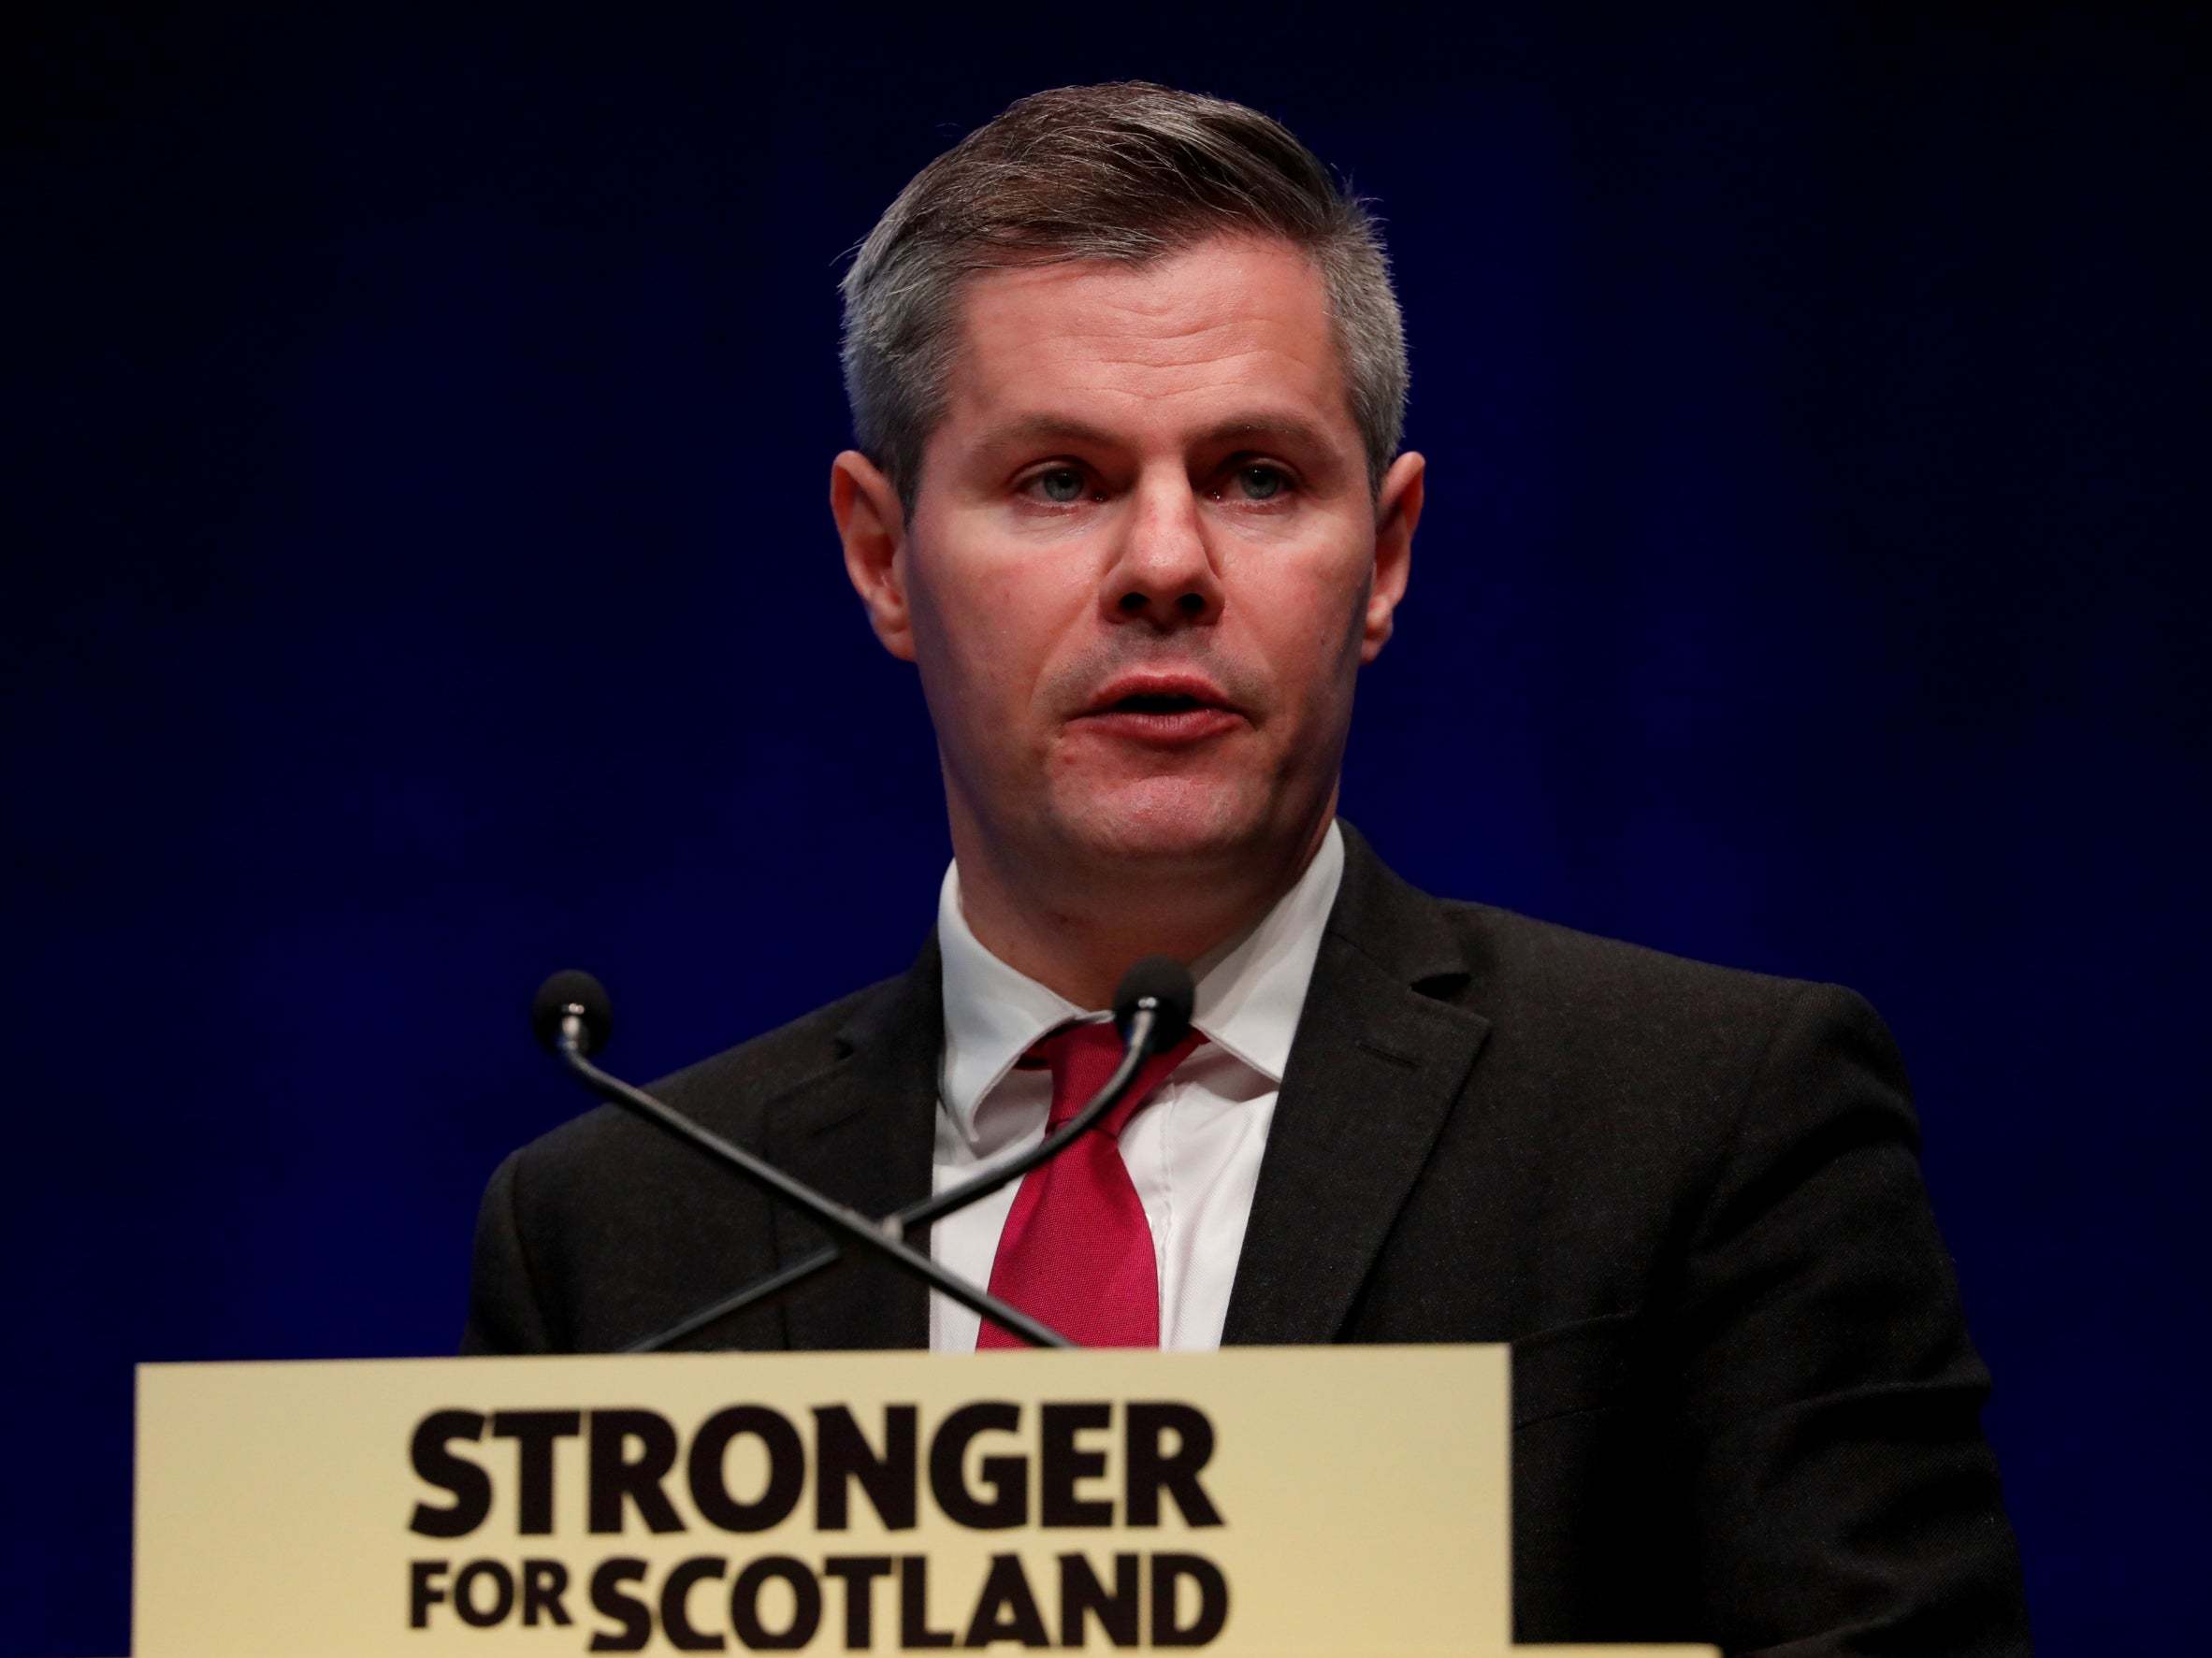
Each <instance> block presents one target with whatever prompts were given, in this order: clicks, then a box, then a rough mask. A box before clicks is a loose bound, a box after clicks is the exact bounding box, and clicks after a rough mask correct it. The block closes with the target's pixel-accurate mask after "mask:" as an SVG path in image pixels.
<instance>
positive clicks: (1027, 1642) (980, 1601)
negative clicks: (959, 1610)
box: [963, 1554, 1052, 1647]
mask: <svg viewBox="0 0 2212 1658" xmlns="http://www.w3.org/2000/svg"><path fill="white" fill-rule="evenodd" d="M992 1641H1019V1642H1020V1643H1021V1644H1022V1645H1023V1646H1025V1647H1048V1646H1050V1645H1051V1644H1052V1637H1051V1636H1048V1635H1047V1634H1046V1633H1045V1615H1044V1614H1043V1613H1042V1612H1040V1611H1038V1610H1037V1597H1036V1596H1035V1595H1034V1594H1032V1593H1030V1592H1029V1577H1028V1574H1026V1573H1025V1572H1023V1571H1022V1569H1021V1556H1020V1555H1019V1554H994V1555H992V1556H991V1557H990V1576H989V1577H987V1578H985V1579H983V1593H981V1594H980V1595H978V1596H977V1597H976V1615H975V1617H973V1618H971V1619H970V1620H969V1621H968V1637H967V1640H966V1641H965V1643H963V1644H965V1645H967V1646H971V1647H988V1646H989V1645H990V1643H991V1642H992Z"/></svg>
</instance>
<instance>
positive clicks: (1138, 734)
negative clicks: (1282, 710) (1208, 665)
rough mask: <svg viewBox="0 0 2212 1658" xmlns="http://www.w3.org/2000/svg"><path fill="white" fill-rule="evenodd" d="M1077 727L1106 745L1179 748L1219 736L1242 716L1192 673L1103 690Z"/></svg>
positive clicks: (1141, 678) (1139, 678)
mask: <svg viewBox="0 0 2212 1658" xmlns="http://www.w3.org/2000/svg"><path fill="white" fill-rule="evenodd" d="M1076 723H1077V726H1078V727H1079V728H1083V729H1087V730H1090V731H1092V732H1094V733H1096V734H1098V735H1100V736H1104V737H1106V738H1109V739H1112V740H1117V741H1122V742H1139V743H1145V744H1148V745H1150V746H1154V747H1164V748H1180V747H1187V746H1189V745H1191V744H1193V743H1198V742H1205V741H1207V739H1208V738H1212V737H1218V736H1221V735H1222V733H1223V732H1225V731H1230V730H1233V729H1235V728H1236V727H1237V726H1239V725H1242V724H1243V723H1245V722H1244V715H1243V714H1241V713H1240V712H1239V711H1238V710H1236V708H1234V707H1232V706H1230V704H1229V701H1228V699H1227V698H1225V697H1223V696H1222V693H1221V692H1220V691H1219V690H1218V689H1216V688H1215V687H1214V686H1213V685H1211V684H1209V683H1208V682H1207V681H1206V680H1204V679H1201V678H1199V677H1198V676H1196V675H1193V674H1174V673H1159V674H1149V675H1132V676H1130V678H1128V679H1125V680H1123V681H1121V682H1119V683H1117V684H1113V685H1106V687H1105V688H1104V690H1103V691H1102V692H1101V693H1100V696H1099V699H1098V700H1097V701H1096V702H1094V703H1092V705H1091V707H1090V708H1089V709H1088V710H1086V711H1085V712H1084V714H1083V715H1082V717H1081V718H1080V719H1079V720H1077V722H1076Z"/></svg>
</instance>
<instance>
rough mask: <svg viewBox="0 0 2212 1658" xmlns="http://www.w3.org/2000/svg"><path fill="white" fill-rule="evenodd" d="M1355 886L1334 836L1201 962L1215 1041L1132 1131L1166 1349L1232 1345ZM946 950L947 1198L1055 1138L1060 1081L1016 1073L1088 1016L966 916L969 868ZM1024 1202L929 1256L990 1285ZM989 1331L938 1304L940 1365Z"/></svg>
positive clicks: (1127, 1139)
mask: <svg viewBox="0 0 2212 1658" xmlns="http://www.w3.org/2000/svg"><path fill="white" fill-rule="evenodd" d="M1343 874H1344V838H1343V836H1342V834H1341V833H1340V832H1339V831H1338V830H1337V826H1336V825H1335V824H1334V823H1332V824H1330V825H1329V830H1328V834H1327V835H1326V836H1325V837H1324V838H1323V841H1322V845H1321V850H1320V851H1319V852H1317V853H1315V854H1314V857H1313V861H1312V862H1311V863H1309V864H1308V865H1307V866H1306V872H1305V873H1304V874H1303V875H1301V876H1299V877H1298V882H1297V885H1296V886H1294V887H1292V888H1291V889H1290V891H1288V892H1286V893H1285V894H1283V896H1282V897H1281V899H1279V901H1277V903H1276V905H1275V907H1274V908H1273V909H1271V910H1269V911H1268V912H1267V914H1266V916H1265V917H1263V918H1262V919H1261V921H1260V924H1259V925H1258V926H1257V927H1255V928H1253V929H1252V930H1251V932H1249V933H1247V934H1246V935H1245V936H1244V937H1243V938H1242V939H1241V940H1239V941H1237V942H1236V944H1233V945H1231V946H1230V947H1228V948H1227V949H1225V950H1222V951H1217V952H1215V953H1214V954H1213V955H1211V956H1208V957H1207V958H1205V959H1201V960H1200V961H1198V962H1196V963H1193V973H1194V975H1195V977H1196V979H1197V981H1198V1002H1197V1006H1196V1010H1195V1011H1194V1012H1193V1016H1192V1019H1191V1022H1192V1024H1193V1025H1194V1026H1196V1027H1197V1028H1198V1030H1200V1031H1203V1032H1204V1033H1205V1035H1206V1038H1207V1040H1206V1041H1205V1042H1204V1043H1203V1044H1202V1045H1200V1046H1199V1047H1198V1049H1197V1051H1196V1052H1194V1053H1193V1054H1192V1055H1191V1057H1190V1058H1189V1059H1187V1060H1184V1061H1183V1062H1182V1063H1181V1064H1180V1065H1178V1067H1176V1070H1175V1072H1174V1074H1172V1075H1171V1076H1169V1077H1168V1079H1167V1081H1166V1082H1165V1083H1164V1084H1163V1085H1162V1086H1161V1088H1160V1089H1159V1091H1158V1092H1157V1093H1155V1094H1154V1095H1153V1096H1152V1101H1151V1103H1149V1105H1146V1106H1145V1107H1144V1108H1143V1109H1142V1110H1140V1111H1138V1112H1137V1113H1136V1115H1135V1117H1131V1118H1130V1120H1129V1124H1128V1126H1127V1127H1126V1128H1125V1129H1123V1130H1122V1131H1121V1159H1122V1161H1123V1162H1125V1163H1126V1164H1127V1165H1128V1167H1129V1177H1130V1180H1131V1181H1132V1183H1133V1184H1135V1187H1136V1195H1137V1198H1138V1200H1139V1201H1140V1202H1141V1203H1142V1204H1144V1209H1145V1218H1146V1219H1147V1220H1148V1221H1149V1222H1150V1223H1151V1228H1152V1248H1153V1251H1154V1253H1155V1256H1156V1258H1157V1261H1158V1263H1159V1268H1160V1345H1161V1346H1162V1347H1164V1348H1215V1347H1219V1346H1220V1345H1221V1341H1222V1319H1224V1318H1225V1317H1226V1316H1227V1314H1228V1310H1229V1287H1230V1284H1231V1282H1232V1280H1233V1279H1234V1278H1235V1277H1236V1257H1237V1255H1238V1253H1239V1252H1240V1251H1241V1250H1242V1248H1243V1247H1244V1228H1245V1222H1246V1221H1247V1220H1249V1219H1250V1218H1251V1206H1252V1188H1253V1186H1254V1184H1255V1183H1256V1182H1257V1181H1258V1179H1259V1175H1260V1154H1261V1152H1262V1151H1263V1150H1265V1147H1266V1144H1267V1128H1268V1124H1269V1123H1271V1122H1272V1121H1273V1120H1274V1117H1275V1098H1276V1093H1277V1090H1278V1089H1280V1088H1281V1086H1282V1072H1283V1066H1284V1064H1285V1063H1286V1061H1288V1060H1289V1058H1290V1052H1291V1038H1292V1037H1293V1036H1294V1035H1295V1034H1296V1032H1297V1029H1298V1015H1299V1013H1300V1012H1301V1011H1302V1010H1303V1009H1304V1007H1305V1005H1306V987H1307V985H1308V982H1309V981H1310V980H1311V979H1312V977H1313V961H1314V958H1315V957H1316V956H1318V955H1319V954H1320V953H1321V939H1322V930H1323V927H1324V926H1325V925H1326V924H1327V922H1328V918H1329V910H1330V907H1331V906H1332V905H1333V904H1335V902H1336V901H1337V883H1338V882H1339V881H1340V880H1342V878H1343ZM937 948H938V951H939V953H940V954H941V955H942V956H943V958H944V962H945V1058H944V1063H943V1068H942V1069H941V1070H940V1072H939V1073H938V1078H937V1099H938V1111H937V1143H936V1150H935V1153H934V1155H933V1171H934V1172H933V1187H934V1189H936V1190H938V1191H943V1190H945V1189H947V1188H948V1187H952V1186H957V1185H958V1184H960V1182H961V1181H962V1180H965V1179H967V1178H968V1177H969V1176H970V1175H975V1174H976V1173H977V1172H978V1171H980V1170H981V1169H983V1168H985V1167H987V1166H989V1165H990V1164H993V1163H997V1162H1003V1161H1005V1160H1006V1159H1007V1158H1010V1157H1015V1156H1018V1155H1019V1154H1020V1153H1021V1152H1023V1151H1025V1150H1027V1149H1028V1148H1029V1147H1030V1146H1034V1145H1035V1144H1036V1143H1037V1141H1038V1140H1039V1139H1041V1138H1042V1137H1043V1136H1044V1132H1045V1116H1046V1113H1047V1111H1048V1109H1049V1108H1050V1106H1051V1103H1052V1079H1051V1076H1050V1074H1048V1073H1047V1072H1044V1071H1041V1070H1019V1071H1018V1070H1016V1069H1015V1068H1014V1061H1015V1060H1019V1058H1020V1057H1021V1056H1022V1055H1023V1054H1024V1053H1026V1052H1028V1051H1029V1049H1030V1048H1031V1047H1032V1046H1033V1045H1035V1043H1036V1041H1037V1039H1038V1038H1039V1037H1041V1036H1043V1035H1044V1034H1045V1033H1046V1032H1047V1031H1050V1030H1052V1029H1053V1028H1054V1027H1055V1026H1058V1025H1062V1024H1064V1023H1066V1022H1067V1021H1068V1020H1069V1019H1072V1018H1076V1017H1078V1016H1081V1015H1082V1014H1083V1013H1084V1011H1085V1010H1084V1009H1082V1008H1079V1007H1077V1006H1076V1004H1075V1003H1074V1002H1069V1001H1068V1000H1067V999H1066V998H1065V997H1063V996H1061V995H1060V994H1058V993H1057V992H1055V991H1052V990H1048V989H1047V988H1045V987H1044V986H1043V985H1040V984H1038V983H1037V982H1036V981H1035V980H1034V979H1032V978H1029V977H1026V976H1025V975H1023V974H1021V973H1017V972H1016V971H1015V970H1014V969H1013V968H1011V967H1008V966H1007V965H1006V964H1005V962H1004V961H1001V960H1000V959H998V958H997V957H996V956H993V955H992V954H991V953H990V951H989V950H987V949H985V948H984V947H983V945H982V944H979V943H978V942H976V935H975V934H974V933H973V932H971V931H970V930H968V923H967V918H966V916H963V915H962V914H961V902H960V866H959V865H958V864H957V863H956V864H954V865H953V866H952V867H951V868H950V869H948V870H947V871H946V872H945V885H944V887H943V889H942V890H941V891H940V893H939V895H938V899H937ZM1019 1189H1020V1182H1019V1181H1015V1182H1012V1183H1011V1184H1009V1185H1007V1186H1005V1187H1004V1188H1002V1189H999V1190H998V1191H995V1192H992V1193H991V1194H990V1196H989V1197H987V1198H985V1199H983V1200H982V1201H981V1202H980V1203H976V1204H970V1205H969V1206H968V1207H967V1208H965V1209H962V1210H960V1211H959V1212H958V1213H956V1214H953V1215H949V1216H947V1217H946V1218H944V1219H942V1220H940V1221H938V1222H936V1223H935V1224H934V1225H933V1227H931V1229H930V1253H931V1254H933V1255H934V1256H935V1257H936V1258H937V1260H938V1261H940V1262H943V1263H944V1264H945V1265H947V1266H948V1267H950V1268H951V1269H952V1270H953V1271H954V1272H956V1273H959V1274H961V1276H963V1277H965V1278H967V1279H969V1280H970V1281H971V1282H974V1283H976V1284H981V1285H988V1284H989V1283H990V1267H991V1262H993V1261H994V1260H995V1259H996V1258H997V1255H998V1246H999V1233H1000V1232H1001V1231H1002V1230H1003V1229H1004V1228H1005V1223H1006V1215H1007V1213H1008V1211H1009V1210H1011V1209H1012V1208H1013V1206H1014V1194H1015V1193H1016V1191H1018V1190H1019ZM977 1323H978V1319H976V1315H975V1314H974V1313H973V1312H971V1311H969V1310H968V1309H967V1308H966V1307H964V1306H961V1305H960V1304H959V1303H958V1302H956V1301H953V1300H952V1299H950V1298H949V1297H948V1296H946V1295H944V1294H941V1293H938V1292H936V1291H932V1292H931V1295H930V1347H931V1348H932V1349H933V1351H936V1352H940V1353H967V1352H973V1351H975V1348H976V1326H977Z"/></svg>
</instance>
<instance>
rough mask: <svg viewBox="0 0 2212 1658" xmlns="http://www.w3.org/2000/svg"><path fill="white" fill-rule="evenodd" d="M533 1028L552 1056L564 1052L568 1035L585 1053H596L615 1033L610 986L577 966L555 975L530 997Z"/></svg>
mask: <svg viewBox="0 0 2212 1658" xmlns="http://www.w3.org/2000/svg"><path fill="white" fill-rule="evenodd" d="M571 1020H573V1021H574V1025H573V1027H571V1024H570V1021H571ZM530 1029H531V1030H532V1031H536V1032H537V1033H538V1042H539V1045H541V1046H542V1047H543V1048H544V1049H545V1050H546V1051H547V1052H548V1053H554V1054H557V1053H559V1052H560V1041H561V1038H562V1036H563V1035H564V1034H565V1035H567V1036H569V1037H570V1038H571V1040H573V1041H574V1042H575V1044H576V1045H577V1047H578V1048H580V1049H581V1050H582V1051H584V1052H585V1053H587V1054H588V1053H596V1052H597V1051H598V1050H599V1049H600V1048H602V1047H605V1046H606V1045H607V1038H608V1037H610V1036H612V1035H613V1034H614V1008H613V1007H611V1006H610V1005H609V1004H608V1002H607V988H606V986H604V985H602V984H600V982H599V980H597V979H595V978H593V977H592V976H591V974H589V973H583V972H580V971H578V970H577V969H576V968H573V967H571V968H566V969H564V970H563V971H561V972H559V973H555V974H554V975H553V976H552V977H551V978H549V979H547V980H546V981H545V982H544V983H543V984H542V985H540V986H539V987H538V993H537V995H535V996H533V997H531V998H530Z"/></svg>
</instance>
